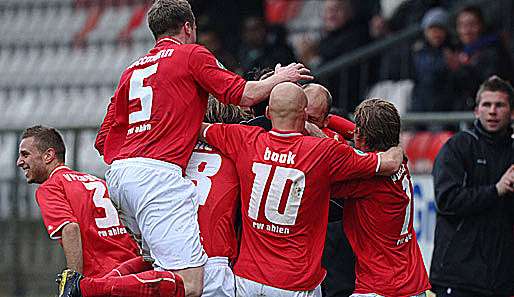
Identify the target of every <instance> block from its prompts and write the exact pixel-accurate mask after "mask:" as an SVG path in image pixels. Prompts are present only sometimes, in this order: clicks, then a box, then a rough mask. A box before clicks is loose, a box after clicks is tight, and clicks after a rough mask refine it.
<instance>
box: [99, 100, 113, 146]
mask: <svg viewBox="0 0 514 297" xmlns="http://www.w3.org/2000/svg"><path fill="white" fill-rule="evenodd" d="M114 116H115V115H114V97H112V98H111V101H110V102H109V106H107V113H106V114H105V118H104V121H103V122H102V125H101V126H100V131H98V134H97V135H96V140H95V148H96V150H97V151H98V153H99V154H100V156H103V154H104V144H105V138H106V137H107V134H108V133H109V130H110V129H111V126H112V124H113V122H114Z"/></svg>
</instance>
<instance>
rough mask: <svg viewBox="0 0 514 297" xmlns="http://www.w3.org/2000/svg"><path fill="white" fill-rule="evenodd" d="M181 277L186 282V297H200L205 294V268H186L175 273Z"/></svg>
mask: <svg viewBox="0 0 514 297" xmlns="http://www.w3.org/2000/svg"><path fill="white" fill-rule="evenodd" d="M173 272H174V273H176V274H178V275H180V276H181V277H182V280H183V282H184V289H185V291H186V295H185V297H200V296H201V295H202V292H203V273H204V269H203V266H201V267H193V268H186V269H181V270H176V271H173Z"/></svg>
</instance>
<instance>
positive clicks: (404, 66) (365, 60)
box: [313, 0, 514, 112]
mask: <svg viewBox="0 0 514 297" xmlns="http://www.w3.org/2000/svg"><path fill="white" fill-rule="evenodd" d="M456 3H457V1H456ZM465 4H473V5H478V6H480V7H482V9H484V12H485V15H486V18H488V16H491V23H493V24H492V25H493V27H494V28H498V29H501V30H503V31H506V32H508V33H510V34H509V37H510V38H511V39H513V40H514V22H513V20H514V16H513V11H514V4H513V2H512V0H471V1H460V3H459V4H458V5H455V6H454V7H453V9H452V10H451V11H450V15H451V16H453V17H454V16H455V15H456V13H457V10H458V8H460V7H461V6H462V5H465ZM497 13H499V14H500V15H501V16H498V15H496V14H497ZM421 36H422V29H421V27H420V24H414V25H411V26H410V27H407V28H405V29H403V30H402V31H399V32H395V33H393V34H392V35H389V36H387V37H385V38H383V39H381V40H378V41H375V42H372V43H370V44H368V45H365V46H363V47H360V48H357V49H356V50H354V51H352V52H350V53H348V54H344V55H342V56H340V57H339V58H336V59H334V60H332V61H330V62H328V63H327V64H325V65H322V66H321V67H320V68H318V69H315V70H314V71H313V75H314V77H316V78H317V79H318V80H319V81H320V82H322V83H327V84H328V85H330V82H333V81H337V82H338V83H337V89H336V90H334V89H332V91H333V92H335V93H336V94H337V96H335V98H334V106H337V107H340V108H343V111H344V112H349V110H345V107H346V106H347V101H348V100H349V98H350V96H358V97H357V98H365V96H366V95H367V94H368V92H369V91H370V89H371V88H372V87H373V85H374V84H375V83H376V82H379V81H383V80H396V81H398V80H403V79H408V78H409V76H410V72H411V69H412V65H411V63H412V62H411V59H409V58H408V57H410V56H411V49H412V45H413V43H414V42H415V41H416V40H417V39H418V38H420V37H421ZM511 42H512V41H511ZM512 46H513V45H512V44H511V47H512ZM370 67H376V68H378V73H372V72H371V71H370ZM355 77H359V79H358V87H357V88H358V95H355V94H351V91H350V90H351V88H349V87H350V86H351V85H350V84H351V83H355Z"/></svg>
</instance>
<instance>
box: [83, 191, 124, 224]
mask: <svg viewBox="0 0 514 297" xmlns="http://www.w3.org/2000/svg"><path fill="white" fill-rule="evenodd" d="M82 184H84V187H86V189H88V190H89V191H93V203H94V204H95V206H96V207H99V208H103V209H104V210H105V218H96V219H95V222H96V226H97V227H98V228H101V229H106V228H111V227H114V226H119V225H120V219H119V217H118V211H116V208H115V207H114V205H112V202H111V200H110V199H109V198H107V197H104V196H105V192H106V190H107V189H106V188H105V185H104V184H103V183H102V182H99V181H94V182H88V183H82Z"/></svg>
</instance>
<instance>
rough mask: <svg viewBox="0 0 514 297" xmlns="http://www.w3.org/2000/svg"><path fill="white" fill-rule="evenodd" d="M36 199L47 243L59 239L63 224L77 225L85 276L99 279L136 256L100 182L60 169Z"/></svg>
mask: <svg viewBox="0 0 514 297" xmlns="http://www.w3.org/2000/svg"><path fill="white" fill-rule="evenodd" d="M36 199H37V201H38V204H39V206H40V208H41V212H42V216H43V220H44V223H45V226H46V227H47V230H48V233H49V235H50V238H51V239H60V238H61V231H62V228H63V226H65V225H66V224H67V223H78V224H79V227H80V232H81V240H82V253H83V264H84V267H83V273H84V275H85V276H91V277H102V276H104V275H105V274H107V273H108V272H110V271H111V270H112V269H114V268H116V267H117V266H118V265H120V264H121V263H123V262H125V261H126V260H129V259H132V258H134V257H137V256H138V247H137V245H136V243H135V242H134V241H133V240H132V238H131V237H130V235H129V234H128V233H127V230H126V228H125V227H124V226H123V225H122V224H121V223H120V220H119V217H118V212H117V210H116V208H115V207H114V206H113V204H112V203H111V200H110V199H109V194H108V192H107V188H106V185H105V182H104V181H103V180H101V179H99V178H97V177H95V176H92V175H89V174H85V173H82V172H77V171H74V170H71V169H69V168H67V167H65V166H61V167H58V168H57V169H56V170H54V171H53V173H52V175H51V176H50V177H49V179H48V180H47V181H45V182H44V183H43V184H42V185H41V186H40V187H39V188H38V189H37V192H36Z"/></svg>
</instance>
